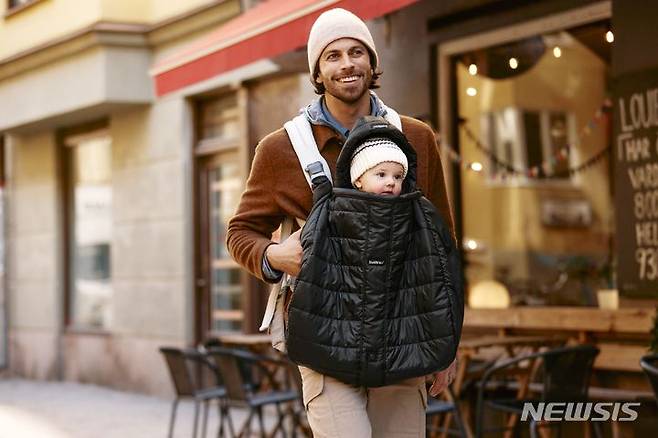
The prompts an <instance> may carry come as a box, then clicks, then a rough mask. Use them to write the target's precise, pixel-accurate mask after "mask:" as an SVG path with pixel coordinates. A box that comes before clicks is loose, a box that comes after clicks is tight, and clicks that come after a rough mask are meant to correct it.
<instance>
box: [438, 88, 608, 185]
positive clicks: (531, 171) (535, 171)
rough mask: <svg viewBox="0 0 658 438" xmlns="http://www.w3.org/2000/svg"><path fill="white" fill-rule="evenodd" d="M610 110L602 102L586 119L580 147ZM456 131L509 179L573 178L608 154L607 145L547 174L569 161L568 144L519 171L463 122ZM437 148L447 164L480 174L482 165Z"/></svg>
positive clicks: (571, 146)
mask: <svg viewBox="0 0 658 438" xmlns="http://www.w3.org/2000/svg"><path fill="white" fill-rule="evenodd" d="M611 107H612V102H611V100H610V99H609V98H606V99H605V100H604V101H603V103H602V104H601V106H600V107H599V108H598V109H597V110H596V112H595V113H594V117H592V119H590V120H589V121H588V122H587V123H586V124H585V125H584V126H583V128H582V130H581V132H580V133H579V135H578V139H579V143H582V140H584V139H585V138H586V137H587V136H589V135H590V134H591V133H592V131H593V129H594V128H596V127H597V126H598V125H599V123H600V121H601V119H602V118H603V116H604V114H605V113H607V112H608V111H609V110H610V108H611ZM459 127H460V129H462V130H463V131H464V134H465V135H466V137H468V139H469V140H470V141H472V142H473V144H474V145H475V147H477V148H478V149H479V150H480V151H481V152H482V153H484V154H485V155H486V156H487V157H488V158H489V160H490V161H491V162H492V163H494V164H495V165H496V167H498V168H500V169H504V172H505V173H506V174H507V175H510V176H525V177H527V178H532V179H540V177H541V179H556V178H565V177H566V176H574V175H576V174H578V173H581V172H583V171H585V170H587V169H589V168H591V167H592V166H594V165H596V164H598V163H599V162H600V161H601V160H603V158H605V157H606V156H607V155H608V154H609V152H610V145H607V146H606V147H604V148H603V149H601V150H600V151H599V152H597V153H596V154H594V155H593V156H592V157H590V158H589V159H587V160H586V161H584V162H582V163H580V164H578V165H576V166H571V167H569V168H568V169H566V170H564V171H561V172H554V173H551V169H553V168H554V167H555V165H556V164H557V163H559V162H563V161H565V160H567V159H568V158H569V152H570V150H571V149H573V148H574V146H573V145H569V144H568V145H566V146H565V147H563V148H561V149H559V150H558V151H556V152H555V153H554V154H553V155H552V156H551V157H549V158H548V160H546V161H543V162H542V163H541V164H540V165H538V166H532V167H530V168H528V169H519V168H516V167H514V166H513V165H512V164H510V163H508V162H506V161H505V160H503V159H501V158H499V157H498V156H497V155H496V153H495V152H494V151H492V150H491V149H490V148H489V147H487V146H486V145H484V144H483V143H482V141H480V139H479V138H477V136H476V135H475V133H474V132H473V131H472V130H471V129H470V128H469V126H468V125H467V124H466V123H465V120H460V123H459ZM441 147H442V149H443V150H444V152H445V153H446V155H447V156H448V158H450V160H451V161H452V162H453V163H456V164H459V165H461V166H462V167H463V168H464V169H466V170H474V171H477V172H479V171H481V170H482V165H481V164H480V163H465V162H464V159H463V157H462V156H461V155H460V154H459V152H457V151H455V150H454V149H453V148H452V147H451V146H450V145H447V144H445V143H441ZM476 165H477V166H476ZM540 170H541V171H540ZM542 171H543V174H542ZM503 177H504V175H503Z"/></svg>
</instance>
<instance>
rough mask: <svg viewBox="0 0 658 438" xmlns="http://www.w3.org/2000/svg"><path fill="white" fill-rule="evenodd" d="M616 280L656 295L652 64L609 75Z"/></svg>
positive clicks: (656, 142)
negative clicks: (611, 87) (640, 69)
mask: <svg viewBox="0 0 658 438" xmlns="http://www.w3.org/2000/svg"><path fill="white" fill-rule="evenodd" d="M613 103H614V106H613V108H614V111H613V112H614V131H613V132H614V133H613V139H612V141H613V144H612V146H613V152H614V161H615V211H616V228H617V285H618V289H619V290H620V292H621V293H622V294H624V295H626V296H637V297H648V296H652V297H658V70H652V71H645V72H641V73H636V74H632V75H624V76H621V77H619V78H618V79H617V81H615V94H614V101H613Z"/></svg>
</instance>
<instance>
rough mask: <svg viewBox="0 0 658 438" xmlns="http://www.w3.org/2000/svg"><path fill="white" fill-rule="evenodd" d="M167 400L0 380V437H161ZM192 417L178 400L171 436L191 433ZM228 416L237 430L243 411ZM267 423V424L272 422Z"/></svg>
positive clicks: (211, 430) (212, 428) (211, 426)
mask: <svg viewBox="0 0 658 438" xmlns="http://www.w3.org/2000/svg"><path fill="white" fill-rule="evenodd" d="M172 401H173V395H172V398H171V399H164V398H158V397H151V396H146V395H141V394H134V393H129V392H121V391H116V390H112V389H108V388H104V387H100V386H94V385H84V384H80V383H72V382H43V381H32V380H22V379H4V380H0V438H133V437H134V438H138V437H148V438H152V437H153V438H157V437H166V436H167V428H168V425H169V414H170V412H171V402H172ZM200 411H201V410H200ZM199 416H200V417H201V413H200V414H199ZM193 417H194V408H193V404H192V402H189V401H187V400H185V401H181V403H180V404H179V407H178V414H177V416H176V426H175V433H174V436H175V437H177V438H189V437H190V436H191V435H192V421H193ZM231 417H232V418H233V422H234V424H235V425H236V426H237V425H240V424H242V422H243V421H244V420H245V419H246V413H245V411H243V410H241V409H232V410H231ZM268 420H269V421H268V422H267V423H271V424H272V425H273V422H272V420H273V419H272V418H268ZM200 423H201V421H199V424H200ZM256 424H257V423H256V422H254V426H255V425H256ZM217 427H218V415H217V408H216V405H211V407H210V409H209V414H208V432H207V436H208V437H215V436H217ZM199 436H200V433H199Z"/></svg>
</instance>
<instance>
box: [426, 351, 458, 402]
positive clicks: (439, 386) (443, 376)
mask: <svg viewBox="0 0 658 438" xmlns="http://www.w3.org/2000/svg"><path fill="white" fill-rule="evenodd" d="M456 374H457V359H455V360H453V361H452V363H451V364H450V366H449V367H448V368H446V369H445V370H443V371H439V372H438V373H434V374H433V376H434V381H433V382H432V386H431V387H430V395H431V396H432V397H436V396H438V395H439V394H441V393H442V392H443V391H444V390H445V389H446V388H447V387H448V386H449V385H450V384H451V383H452V381H453V380H455V375H456Z"/></svg>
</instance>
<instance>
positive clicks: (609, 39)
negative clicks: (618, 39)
mask: <svg viewBox="0 0 658 438" xmlns="http://www.w3.org/2000/svg"><path fill="white" fill-rule="evenodd" d="M605 40H606V41H607V42H609V43H611V42H613V41H614V40H615V34H614V33H612V31H611V30H609V31H607V32H606V33H605Z"/></svg>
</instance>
